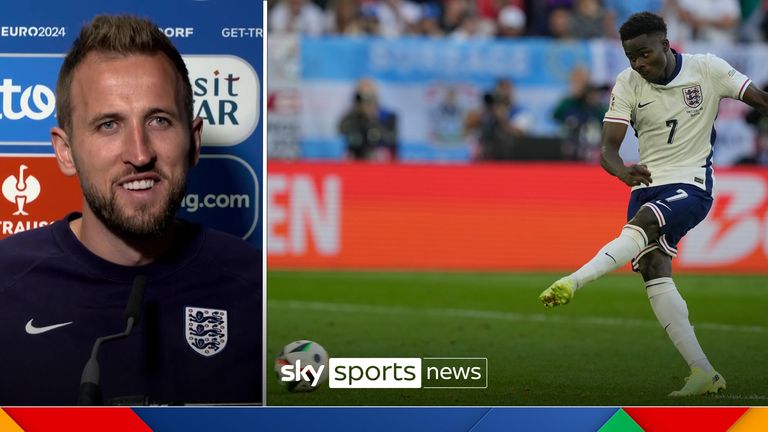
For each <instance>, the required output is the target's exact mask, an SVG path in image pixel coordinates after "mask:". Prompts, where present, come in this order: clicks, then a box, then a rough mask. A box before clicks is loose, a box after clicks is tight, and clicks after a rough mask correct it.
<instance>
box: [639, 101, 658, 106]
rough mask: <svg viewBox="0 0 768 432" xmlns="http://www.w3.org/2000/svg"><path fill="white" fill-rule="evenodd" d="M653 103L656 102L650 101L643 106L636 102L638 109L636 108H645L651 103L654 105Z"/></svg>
mask: <svg viewBox="0 0 768 432" xmlns="http://www.w3.org/2000/svg"><path fill="white" fill-rule="evenodd" d="M654 102H656V100H652V101H650V102H648V103H644V104H642V103H640V102H638V103H637V107H638V108H643V107H647V106H648V105H650V104H652V103H654Z"/></svg>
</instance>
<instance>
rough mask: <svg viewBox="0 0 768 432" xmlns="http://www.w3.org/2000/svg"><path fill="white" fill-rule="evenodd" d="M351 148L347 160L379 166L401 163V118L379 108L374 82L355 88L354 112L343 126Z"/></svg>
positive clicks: (347, 117)
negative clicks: (361, 161) (399, 152)
mask: <svg viewBox="0 0 768 432" xmlns="http://www.w3.org/2000/svg"><path fill="white" fill-rule="evenodd" d="M339 133H341V135H342V136H343V137H344V141H345V142H346V146H347V158H349V159H355V160H372V161H379V162H387V161H393V160H395V159H397V116H396V115H395V113H393V112H391V111H389V110H386V109H384V108H382V107H381V106H380V105H379V98H378V92H377V90H376V84H375V83H374V82H373V80H371V79H368V78H365V79H362V80H360V81H359V82H358V83H357V85H356V86H355V93H354V102H353V106H352V108H351V109H350V110H349V111H348V112H347V113H346V114H344V116H343V117H342V119H341V121H340V122H339Z"/></svg>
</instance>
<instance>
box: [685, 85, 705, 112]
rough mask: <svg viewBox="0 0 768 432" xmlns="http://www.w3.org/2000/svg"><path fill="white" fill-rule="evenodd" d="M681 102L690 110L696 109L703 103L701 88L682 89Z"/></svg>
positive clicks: (698, 86) (697, 86) (696, 86)
mask: <svg viewBox="0 0 768 432" xmlns="http://www.w3.org/2000/svg"><path fill="white" fill-rule="evenodd" d="M683 101H684V102H685V104H686V105H688V106H689V107H691V108H696V107H697V106H699V105H701V103H702V102H703V101H704V96H703V95H702V93H701V86H700V85H695V86H691V87H685V88H684V89H683Z"/></svg>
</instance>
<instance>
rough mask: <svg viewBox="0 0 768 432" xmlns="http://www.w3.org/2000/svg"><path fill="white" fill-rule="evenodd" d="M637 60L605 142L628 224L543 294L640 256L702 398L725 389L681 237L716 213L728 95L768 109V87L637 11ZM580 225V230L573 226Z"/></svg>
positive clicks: (625, 30) (564, 293)
mask: <svg viewBox="0 0 768 432" xmlns="http://www.w3.org/2000/svg"><path fill="white" fill-rule="evenodd" d="M619 32H620V35H621V42H622V47H623V49H624V52H625V53H626V56H627V58H628V60H629V64H630V67H629V68H627V69H625V70H624V71H622V72H621V73H620V74H619V75H618V77H617V79H616V85H615V86H614V88H613V92H612V94H611V103H610V106H609V110H608V112H607V113H606V116H605V121H604V127H603V135H602V136H603V139H602V145H601V165H602V166H603V168H604V169H605V170H606V171H607V172H608V173H610V174H611V175H613V176H615V177H617V178H618V179H619V180H620V181H621V182H622V183H624V184H626V185H627V186H630V187H631V188H632V192H631V195H630V199H629V206H628V209H627V219H628V223H627V224H626V225H624V227H623V228H622V230H621V233H620V234H619V236H618V237H617V238H615V239H613V240H612V241H610V242H609V243H607V244H606V245H605V246H603V248H602V249H601V250H600V251H599V252H598V253H597V254H596V255H595V256H594V257H593V258H592V259H591V260H590V261H589V262H587V263H586V264H585V265H584V266H582V267H581V268H580V269H578V270H577V271H575V272H574V273H572V274H570V275H569V276H566V277H563V278H561V279H559V280H558V281H556V282H555V283H553V284H552V285H551V286H550V287H549V288H547V289H546V290H544V291H543V292H542V293H541V295H540V296H539V299H540V300H541V301H542V302H543V303H544V305H545V306H547V307H554V306H557V305H561V304H566V303H569V302H570V301H571V299H572V298H573V296H574V293H575V291H576V290H578V289H581V288H583V287H584V286H585V285H586V284H588V283H589V282H591V281H593V280H595V279H597V278H599V277H601V276H603V275H605V274H606V273H608V272H611V271H613V270H616V269H618V268H619V267H621V266H623V265H625V264H627V263H629V262H630V261H631V262H632V267H633V269H634V270H637V271H639V272H640V274H641V275H642V278H643V281H644V284H645V288H646V294H647V295H648V299H649V301H650V303H651V309H652V310H653V312H654V314H655V315H656V318H657V319H658V321H659V323H660V324H661V326H662V327H664V330H665V331H666V332H667V334H668V335H669V337H670V339H671V341H672V343H673V345H674V346H675V348H676V349H677V351H678V352H679V353H680V354H681V356H682V357H683V359H684V360H685V362H686V364H687V365H688V366H689V367H690V375H689V376H688V378H687V380H686V382H685V384H684V385H683V387H682V388H681V389H680V390H677V391H673V392H672V393H670V394H669V395H670V396H675V397H678V396H694V395H702V394H708V393H718V392H719V391H721V390H725V385H726V383H725V379H724V378H723V377H722V375H720V374H719V373H718V372H717V371H715V369H714V367H713V366H712V364H711V363H710V362H709V360H708V358H707V356H706V354H704V351H703V350H702V348H701V346H700V345H699V342H698V340H697V338H696V334H695V333H694V330H693V327H692V326H691V323H690V321H689V319H688V307H687V305H686V303H685V300H683V298H682V296H681V295H680V293H679V292H678V290H677V287H676V285H675V282H674V280H673V279H672V259H673V258H674V257H675V256H676V255H677V243H678V242H679V241H680V240H681V239H682V237H683V236H684V235H685V234H686V233H687V232H688V231H689V230H690V229H692V228H694V227H695V226H696V225H698V224H699V223H700V222H701V221H702V220H703V219H704V218H705V217H706V215H707V213H708V212H709V210H710V208H711V207H712V202H713V195H712V194H713V190H714V186H715V182H714V177H713V172H712V164H711V158H712V151H713V146H714V145H715V143H714V142H712V141H711V140H712V138H713V134H712V129H713V126H714V122H715V118H716V117H717V112H718V106H719V103H720V100H721V99H724V98H731V99H739V100H741V101H743V102H745V103H746V104H748V105H750V106H752V107H753V108H756V109H757V110H759V111H760V112H761V113H763V114H766V113H768V93H766V92H764V91H762V90H760V89H758V88H757V87H756V86H755V85H754V84H753V83H752V82H751V80H750V79H749V78H747V77H746V76H744V75H743V74H741V73H740V72H738V71H737V70H736V69H734V68H732V67H731V66H730V65H729V64H728V63H726V62H725V61H724V60H722V59H720V58H718V57H715V56H714V55H712V54H706V55H703V54H699V55H692V54H680V53H678V52H676V51H675V50H673V49H672V48H671V47H670V45H669V40H668V39H667V27H666V25H665V23H664V20H663V19H662V18H661V17H659V16H658V15H655V14H652V13H650V12H643V13H639V14H635V15H632V16H631V17H630V18H629V20H628V21H627V22H625V23H624V24H623V25H622V26H621V29H620V31H619ZM630 125H631V126H632V127H633V128H634V129H635V131H636V132H637V136H638V141H639V149H640V163H638V164H633V165H629V166H626V165H625V164H624V161H623V160H622V158H621V156H620V155H619V150H620V148H621V145H622V142H623V141H624V137H625V136H626V133H627V129H628V128H629V126H630ZM574 229H578V227H574Z"/></svg>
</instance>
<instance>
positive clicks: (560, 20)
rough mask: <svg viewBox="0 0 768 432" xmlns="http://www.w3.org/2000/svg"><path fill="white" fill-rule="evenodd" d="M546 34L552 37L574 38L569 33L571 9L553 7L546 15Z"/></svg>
mask: <svg viewBox="0 0 768 432" xmlns="http://www.w3.org/2000/svg"><path fill="white" fill-rule="evenodd" d="M547 35H548V36H550V37H552V38H554V39H561V40H567V39H572V38H574V35H573V34H572V33H571V11H570V10H568V9H565V8H556V9H553V10H552V11H551V12H550V13H549V16H548V27H547Z"/></svg>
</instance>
